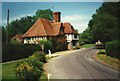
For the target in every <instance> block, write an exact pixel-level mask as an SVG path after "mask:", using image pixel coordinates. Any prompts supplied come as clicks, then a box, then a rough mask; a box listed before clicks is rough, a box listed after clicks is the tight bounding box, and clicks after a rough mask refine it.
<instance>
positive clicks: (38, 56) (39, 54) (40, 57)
mask: <svg viewBox="0 0 120 81" xmlns="http://www.w3.org/2000/svg"><path fill="white" fill-rule="evenodd" d="M31 57H34V58H36V59H37V60H39V61H40V62H43V63H45V62H46V60H45V54H44V53H43V52H38V51H36V52H35V53H33V55H32V56H31Z"/></svg>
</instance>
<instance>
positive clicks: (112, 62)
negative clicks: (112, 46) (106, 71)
mask: <svg viewBox="0 0 120 81" xmlns="http://www.w3.org/2000/svg"><path fill="white" fill-rule="evenodd" d="M97 59H98V60H99V61H101V62H103V63H105V64H107V65H108V66H110V67H112V68H115V69H117V70H118V69H119V70H120V66H119V64H120V63H119V62H120V59H117V58H114V57H110V56H107V55H106V52H105V49H102V50H100V51H99V54H98V55H97Z"/></svg>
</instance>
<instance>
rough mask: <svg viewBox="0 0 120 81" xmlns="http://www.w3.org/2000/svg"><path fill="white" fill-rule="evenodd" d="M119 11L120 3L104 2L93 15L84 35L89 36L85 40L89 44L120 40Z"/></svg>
mask: <svg viewBox="0 0 120 81" xmlns="http://www.w3.org/2000/svg"><path fill="white" fill-rule="evenodd" d="M119 11H120V2H112V3H110V2H104V3H103V4H102V6H101V7H100V8H99V9H97V10H96V13H95V14H93V16H92V19H91V20H90V21H89V24H88V28H87V30H85V31H84V32H83V33H82V35H87V37H86V38H85V39H86V40H89V42H96V41H97V40H100V41H102V42H107V41H112V40H120V34H119V32H120V30H119V28H120V24H119V21H120V19H119ZM88 29H89V30H88Z"/></svg>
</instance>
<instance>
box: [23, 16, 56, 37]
mask: <svg viewBox="0 0 120 81" xmlns="http://www.w3.org/2000/svg"><path fill="white" fill-rule="evenodd" d="M51 23H52V22H51V21H49V20H47V19H44V18H40V19H38V20H37V21H36V22H35V24H34V25H33V26H32V27H31V28H30V29H29V30H28V31H27V32H26V33H25V34H24V35H23V37H34V36H56V34H55V32H54V29H53V27H52V25H51Z"/></svg>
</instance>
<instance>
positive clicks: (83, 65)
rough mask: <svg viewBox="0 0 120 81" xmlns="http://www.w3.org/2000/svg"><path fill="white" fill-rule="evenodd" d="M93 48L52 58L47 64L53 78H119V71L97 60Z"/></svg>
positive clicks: (47, 71) (46, 69) (45, 67)
mask: <svg viewBox="0 0 120 81" xmlns="http://www.w3.org/2000/svg"><path fill="white" fill-rule="evenodd" d="M96 52H97V50H96V49H93V48H85V49H80V50H78V51H75V52H72V53H70V54H66V55H62V56H58V57H55V58H52V59H50V60H49V61H48V63H46V64H45V66H44V69H45V71H46V73H49V74H50V75H51V79H118V71H117V70H114V69H112V68H110V67H108V66H106V65H104V64H101V63H99V62H97V61H95V60H94V59H93V58H92V57H93V55H94V54H95V53H96Z"/></svg>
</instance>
